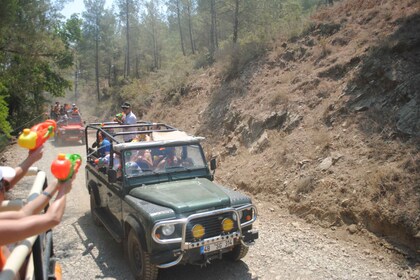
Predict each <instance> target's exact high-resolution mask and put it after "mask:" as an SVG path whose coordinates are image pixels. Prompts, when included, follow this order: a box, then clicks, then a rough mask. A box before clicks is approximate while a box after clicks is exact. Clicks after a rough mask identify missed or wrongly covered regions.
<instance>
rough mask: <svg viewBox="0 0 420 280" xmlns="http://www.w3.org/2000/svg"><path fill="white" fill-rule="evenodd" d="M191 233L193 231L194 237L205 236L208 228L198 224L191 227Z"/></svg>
mask: <svg viewBox="0 0 420 280" xmlns="http://www.w3.org/2000/svg"><path fill="white" fill-rule="evenodd" d="M191 233H192V236H194V238H197V239H200V238H201V237H203V236H204V234H205V233H206V230H205V229H204V227H203V226H202V225H200V224H196V225H195V226H193V228H192V229H191Z"/></svg>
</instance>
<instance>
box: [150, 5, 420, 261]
mask: <svg viewBox="0 0 420 280" xmlns="http://www.w3.org/2000/svg"><path fill="white" fill-rule="evenodd" d="M311 20H312V23H311V25H310V26H309V27H308V29H307V30H306V31H305V32H304V33H303V34H302V35H301V36H299V37H295V38H291V39H289V40H287V41H279V42H276V43H275V44H273V46H272V47H271V49H269V50H268V51H267V52H266V54H265V55H264V56H263V57H260V58H258V59H256V60H254V61H253V62H251V63H249V64H248V65H247V66H246V68H244V69H242V71H240V73H239V74H238V75H237V76H236V77H229V79H227V78H225V77H224V75H223V71H222V70H221V69H222V67H221V66H220V65H215V67H213V68H211V69H207V70H206V71H205V72H204V73H202V74H201V75H199V76H198V75H196V76H191V81H190V83H189V85H188V88H187V90H185V91H184V92H183V95H182V96H181V99H180V102H179V103H178V105H176V106H170V105H168V103H167V102H166V101H164V100H163V99H162V100H160V101H159V100H157V101H155V102H154V104H153V106H152V108H151V109H150V110H149V111H148V112H147V113H146V115H145V116H144V119H150V120H160V121H165V122H169V123H172V124H174V125H175V126H177V127H179V128H180V129H184V130H186V131H187V132H189V133H194V134H198V135H201V136H205V137H206V139H207V140H206V143H205V145H206V146H207V147H208V148H209V149H208V154H209V155H212V156H217V158H218V161H219V167H218V170H217V171H216V180H217V181H219V182H221V183H224V184H226V185H230V186H233V187H237V188H239V189H242V190H245V191H247V192H249V193H252V194H253V195H255V196H257V197H259V198H261V199H266V200H269V201H271V202H272V203H273V204H278V205H282V206H284V207H287V208H288V209H289V210H290V211H291V212H292V213H295V214H296V215H298V216H300V217H304V218H305V219H306V220H307V221H309V222H311V223H316V224H319V225H321V226H324V227H330V228H332V229H334V228H335V227H348V230H349V232H350V233H351V234H362V233H363V232H366V230H368V231H370V232H373V233H375V234H377V235H380V236H384V237H386V238H387V239H388V240H389V241H391V242H394V244H395V246H396V248H399V249H401V250H402V251H404V249H407V248H409V249H411V252H412V253H413V252H416V251H417V253H419V252H420V154H419V149H420V141H419V139H420V2H419V1H416V0H401V1H392V0H369V1H366V0H364V1H362V0H344V1H340V2H337V3H335V4H334V5H333V6H332V7H329V8H325V9H323V10H321V11H318V12H317V13H316V14H315V15H314V16H313V18H312V19H311Z"/></svg>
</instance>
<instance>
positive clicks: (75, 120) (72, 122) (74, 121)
mask: <svg viewBox="0 0 420 280" xmlns="http://www.w3.org/2000/svg"><path fill="white" fill-rule="evenodd" d="M81 123H82V119H81V118H80V116H78V115H75V116H70V117H69V118H68V119H67V124H69V125H76V124H81Z"/></svg>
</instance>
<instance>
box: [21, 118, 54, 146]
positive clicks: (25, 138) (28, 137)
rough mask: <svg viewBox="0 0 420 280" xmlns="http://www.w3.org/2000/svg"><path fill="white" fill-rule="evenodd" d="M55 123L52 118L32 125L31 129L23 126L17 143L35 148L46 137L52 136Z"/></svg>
mask: <svg viewBox="0 0 420 280" xmlns="http://www.w3.org/2000/svg"><path fill="white" fill-rule="evenodd" d="M56 129H57V123H56V122H55V121H54V120H46V121H44V122H42V123H39V124H36V125H34V126H33V127H32V128H31V129H29V128H25V129H24V130H23V132H22V133H21V134H20V135H19V138H18V141H17V142H18V144H19V146H21V147H22V148H27V149H29V150H36V149H37V148H39V147H40V146H42V145H43V144H44V143H45V141H47V140H48V138H50V137H52V136H54V132H55V130H56Z"/></svg>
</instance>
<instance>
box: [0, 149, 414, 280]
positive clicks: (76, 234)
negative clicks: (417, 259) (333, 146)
mask: <svg viewBox="0 0 420 280" xmlns="http://www.w3.org/2000/svg"><path fill="white" fill-rule="evenodd" d="M26 153H27V152H26V151H25V150H24V149H22V148H20V147H18V146H17V145H14V146H11V147H10V148H9V149H8V150H6V151H5V152H3V155H2V157H3V159H4V160H6V161H7V164H9V165H11V166H14V165H16V164H18V163H19V162H20V161H21V160H22V159H23V158H24V157H25V156H26ZM58 153H78V154H81V155H82V156H83V157H84V156H85V155H86V152H85V147H84V146H83V145H68V146H62V147H56V146H55V145H54V142H53V141H50V142H48V143H46V146H45V152H44V157H43V158H42V159H41V160H40V161H39V162H38V163H37V165H36V166H37V167H39V168H40V169H42V170H45V171H47V174H48V175H47V176H48V179H49V180H50V181H51V180H52V177H51V174H50V171H49V169H50V164H51V162H52V161H53V159H54V158H55V157H56V156H57V154H58ZM24 180H25V181H24V182H22V183H21V184H20V185H19V186H18V187H17V188H18V189H16V190H13V193H12V195H13V196H20V195H22V194H24V193H25V192H27V189H29V184H28V183H25V182H26V181H27V180H30V178H25V179H24ZM254 203H256V205H257V207H258V210H259V213H258V214H259V217H258V220H257V223H256V226H255V227H256V228H257V229H258V230H259V232H260V237H259V239H258V240H257V242H256V244H255V245H254V246H252V247H251V249H250V251H249V253H248V255H247V256H246V257H245V258H244V259H243V261H239V262H236V263H231V262H228V261H214V262H212V263H211V264H210V265H207V266H206V267H199V266H190V265H187V266H177V267H173V268H169V269H166V270H160V271H159V279H160V280H176V279H183V280H188V279H191V280H196V279H200V280H210V279H226V280H246V279H267V280H273V279H420V269H419V265H418V264H416V263H410V262H409V261H408V260H407V259H406V258H404V256H403V254H401V253H398V251H397V250H395V249H394V248H393V247H392V246H390V245H389V244H388V243H386V242H385V241H383V240H380V239H378V238H377V237H375V236H373V235H371V234H369V233H367V232H364V231H358V232H356V233H354V234H350V232H349V231H347V230H346V229H345V228H344V229H343V228H339V229H334V228H332V229H323V228H320V227H318V226H315V225H310V224H307V223H305V222H304V221H303V220H300V219H299V218H297V217H295V216H292V215H289V214H288V213H287V211H286V210H285V209H282V208H281V207H278V206H277V205H274V204H271V203H269V202H266V201H261V200H258V199H257V198H254ZM54 242H55V253H56V256H57V257H58V258H59V260H60V263H61V265H62V269H63V279H65V280H67V279H70V280H76V279H132V276H131V273H130V270H129V266H128V262H127V260H125V259H124V256H123V250H122V248H121V246H120V244H118V243H116V242H114V240H113V239H112V238H111V237H110V235H109V234H108V233H107V232H106V230H105V229H104V228H103V227H96V226H95V225H94V224H93V222H92V219H91V216H90V209H89V195H88V192H87V190H86V186H85V172H84V168H83V167H82V168H81V169H80V171H79V174H78V176H77V178H76V180H75V183H74V186H73V189H72V191H71V193H70V195H69V197H68V204H67V208H66V213H65V216H64V218H63V221H62V223H61V224H60V225H59V226H57V227H56V228H55V230H54Z"/></svg>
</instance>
